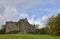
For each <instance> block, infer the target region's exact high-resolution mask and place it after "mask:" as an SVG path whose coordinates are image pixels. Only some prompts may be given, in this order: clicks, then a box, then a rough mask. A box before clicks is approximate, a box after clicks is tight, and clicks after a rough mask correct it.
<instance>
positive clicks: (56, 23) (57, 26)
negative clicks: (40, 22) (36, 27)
mask: <svg viewBox="0 0 60 39" xmlns="http://www.w3.org/2000/svg"><path fill="white" fill-rule="evenodd" d="M47 26H48V33H49V34H51V35H60V14H58V15H57V16H52V17H51V18H49V19H48V22H47Z"/></svg>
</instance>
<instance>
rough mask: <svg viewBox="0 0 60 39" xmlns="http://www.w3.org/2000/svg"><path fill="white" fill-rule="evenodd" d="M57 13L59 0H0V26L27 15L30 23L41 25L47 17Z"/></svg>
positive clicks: (58, 11)
mask: <svg viewBox="0 0 60 39" xmlns="http://www.w3.org/2000/svg"><path fill="white" fill-rule="evenodd" d="M58 13H60V0H0V26H1V25H4V24H5V23H6V21H14V22H17V21H18V20H19V19H22V18H25V17H27V19H28V22H29V23H30V24H39V25H40V27H43V25H44V24H45V23H46V21H47V19H48V18H49V17H51V16H52V15H56V14H58Z"/></svg>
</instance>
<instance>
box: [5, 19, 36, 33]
mask: <svg viewBox="0 0 60 39" xmlns="http://www.w3.org/2000/svg"><path fill="white" fill-rule="evenodd" d="M4 26H5V33H6V34H16V33H31V32H34V31H35V25H31V24H29V22H28V20H27V18H25V19H20V20H19V21H18V22H12V21H8V22H6V24H5V25H4Z"/></svg>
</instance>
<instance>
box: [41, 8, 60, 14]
mask: <svg viewBox="0 0 60 39" xmlns="http://www.w3.org/2000/svg"><path fill="white" fill-rule="evenodd" d="M40 10H41V11H47V12H56V13H58V12H60V8H57V9H54V8H46V9H42V8H40Z"/></svg>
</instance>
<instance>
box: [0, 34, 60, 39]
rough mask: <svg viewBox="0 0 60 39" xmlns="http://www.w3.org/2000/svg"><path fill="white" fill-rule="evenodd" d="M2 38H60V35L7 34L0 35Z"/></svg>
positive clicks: (0, 38)
mask: <svg viewBox="0 0 60 39" xmlns="http://www.w3.org/2000/svg"><path fill="white" fill-rule="evenodd" d="M0 39H60V36H49V35H33V34H6V35H0Z"/></svg>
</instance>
